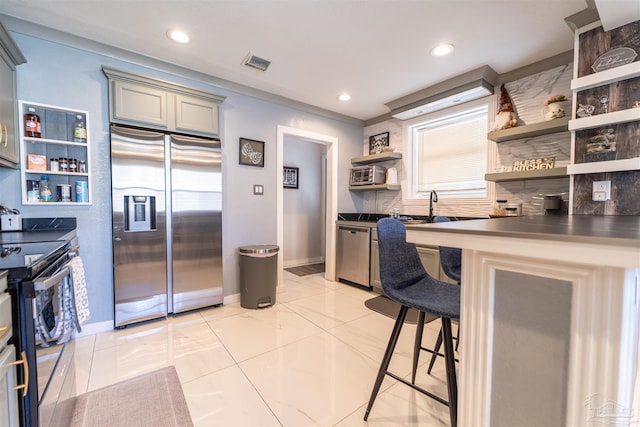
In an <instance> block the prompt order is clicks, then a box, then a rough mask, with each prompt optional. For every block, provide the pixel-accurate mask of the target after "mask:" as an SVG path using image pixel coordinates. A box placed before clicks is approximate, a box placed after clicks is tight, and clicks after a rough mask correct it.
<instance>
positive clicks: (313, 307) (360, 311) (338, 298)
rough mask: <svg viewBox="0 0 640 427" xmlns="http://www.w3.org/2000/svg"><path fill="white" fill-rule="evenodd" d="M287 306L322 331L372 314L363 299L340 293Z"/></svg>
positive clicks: (336, 292) (300, 300)
mask: <svg viewBox="0 0 640 427" xmlns="http://www.w3.org/2000/svg"><path fill="white" fill-rule="evenodd" d="M286 305H287V307H289V308H290V309H291V310H293V311H295V312H296V313H298V314H300V315H301V316H303V317H304V318H306V319H309V320H310V321H311V322H313V323H314V324H315V325H318V326H319V327H321V328H322V329H331V328H334V327H336V326H338V325H340V324H342V323H345V322H348V321H351V320H354V319H357V318H359V317H362V316H366V315H367V314H369V313H371V311H370V310H369V309H368V308H367V307H365V305H364V303H363V302H362V301H361V299H359V298H356V297H354V296H353V295H352V294H349V293H344V292H338V291H330V292H323V293H321V294H318V295H313V296H310V297H306V298H300V299H297V300H295V301H291V302H289V303H287V304H286Z"/></svg>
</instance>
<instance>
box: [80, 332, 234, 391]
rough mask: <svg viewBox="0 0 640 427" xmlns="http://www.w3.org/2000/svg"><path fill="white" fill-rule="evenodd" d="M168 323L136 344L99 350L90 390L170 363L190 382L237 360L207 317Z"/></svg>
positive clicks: (95, 357) (148, 333)
mask: <svg viewBox="0 0 640 427" xmlns="http://www.w3.org/2000/svg"><path fill="white" fill-rule="evenodd" d="M166 323H167V324H166V325H165V327H163V328H158V329H157V331H155V332H154V333H151V331H148V330H145V332H144V334H143V336H142V337H141V338H139V339H138V341H137V342H136V343H135V344H133V341H131V342H132V344H131V345H116V346H110V347H106V348H102V349H97V350H96V351H95V352H94V356H93V364H92V374H91V378H90V381H89V387H88V388H89V390H95V389H97V388H100V387H104V386H106V385H109V384H112V383H114V382H118V381H122V380H124V379H127V378H132V377H134V376H136V375H140V374H143V373H146V372H151V371H153V370H156V369H160V368H162V367H165V366H168V365H174V366H175V367H176V370H177V371H178V374H179V375H180V378H181V380H182V381H190V380H192V379H195V378H198V377H200V376H202V375H206V374H208V373H211V372H215V371H216V370H219V369H222V368H225V367H228V366H231V365H233V364H234V363H235V362H234V360H233V359H232V358H231V356H230V355H229V353H228V352H227V350H226V349H225V347H224V346H223V345H222V343H221V342H220V340H219V339H218V337H217V336H216V335H215V334H214V333H213V331H212V330H211V328H210V327H209V325H208V324H207V323H206V322H205V321H204V320H202V322H188V324H185V322H180V321H178V322H177V323H176V324H173V323H171V322H170V321H167V322H166Z"/></svg>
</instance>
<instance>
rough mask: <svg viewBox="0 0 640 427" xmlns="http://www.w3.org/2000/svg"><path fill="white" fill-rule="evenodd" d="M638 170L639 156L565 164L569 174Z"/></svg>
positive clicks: (639, 164)
mask: <svg viewBox="0 0 640 427" xmlns="http://www.w3.org/2000/svg"><path fill="white" fill-rule="evenodd" d="M630 170H640V157H636V158H633V159H621V160H606V161H602V162H588V163H576V164H574V165H568V166H567V173H568V174H569V175H583V174H588V173H603V172H622V171H630Z"/></svg>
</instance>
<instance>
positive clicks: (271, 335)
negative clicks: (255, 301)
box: [209, 304, 321, 362]
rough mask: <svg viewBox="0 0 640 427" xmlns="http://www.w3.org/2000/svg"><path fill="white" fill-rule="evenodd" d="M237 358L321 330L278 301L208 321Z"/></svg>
mask: <svg viewBox="0 0 640 427" xmlns="http://www.w3.org/2000/svg"><path fill="white" fill-rule="evenodd" d="M209 324H210V325H211V328H212V329H213V331H214V332H215V334H216V335H217V336H218V337H220V340H221V341H222V342H224V345H225V347H226V349H227V350H228V351H229V353H231V355H232V356H233V358H234V359H235V361H236V362H241V361H243V360H246V359H249V358H251V357H254V356H257V355H259V354H262V353H265V352H267V351H270V350H273V349H276V348H278V347H282V346H283V345H286V344H289V343H291V342H294V341H297V340H300V339H302V338H305V337H308V336H310V335H313V334H317V333H319V332H320V331H321V329H320V328H318V327H317V326H315V325H314V324H313V323H311V322H310V321H308V320H307V319H305V318H304V317H302V316H300V315H299V314H297V313H294V312H293V311H291V310H289V309H288V308H286V307H285V306H284V305H283V304H276V305H274V306H272V307H269V308H263V309H259V310H246V311H245V312H244V313H243V314H239V315H237V316H233V317H226V318H224V319H220V320H217V321H213V322H209Z"/></svg>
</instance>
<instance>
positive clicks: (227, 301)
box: [222, 293, 240, 304]
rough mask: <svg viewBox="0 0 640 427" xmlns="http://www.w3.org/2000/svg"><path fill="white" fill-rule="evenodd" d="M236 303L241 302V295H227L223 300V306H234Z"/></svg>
mask: <svg viewBox="0 0 640 427" xmlns="http://www.w3.org/2000/svg"><path fill="white" fill-rule="evenodd" d="M234 302H240V294H239V293H238V294H233V295H225V296H224V297H223V298H222V304H232V303H234Z"/></svg>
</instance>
